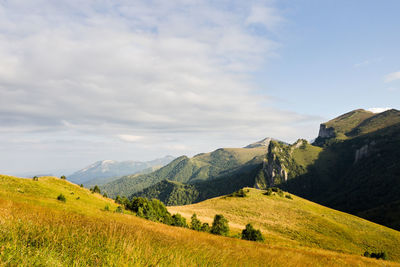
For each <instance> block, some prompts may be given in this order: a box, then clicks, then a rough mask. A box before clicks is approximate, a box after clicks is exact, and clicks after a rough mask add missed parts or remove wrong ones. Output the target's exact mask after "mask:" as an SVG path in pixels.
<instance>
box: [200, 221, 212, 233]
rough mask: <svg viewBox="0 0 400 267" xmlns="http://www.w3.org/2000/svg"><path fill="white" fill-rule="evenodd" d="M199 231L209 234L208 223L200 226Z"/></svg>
mask: <svg viewBox="0 0 400 267" xmlns="http://www.w3.org/2000/svg"><path fill="white" fill-rule="evenodd" d="M200 231H202V232H207V233H209V232H210V225H209V224H208V223H203V224H202V225H201V229H200Z"/></svg>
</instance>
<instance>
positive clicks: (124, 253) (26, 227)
mask: <svg viewBox="0 0 400 267" xmlns="http://www.w3.org/2000/svg"><path fill="white" fill-rule="evenodd" d="M60 193H62V194H64V195H65V196H66V202H65V203H64V202H60V201H58V200H56V197H57V196H58V195H59V194H60ZM72 193H73V194H72ZM77 198H79V199H77ZM294 201H296V200H294ZM105 205H109V207H110V210H114V208H116V205H115V204H114V203H113V202H112V201H111V200H109V199H106V198H103V197H102V196H100V195H98V194H92V193H91V192H90V191H89V190H87V189H84V188H80V187H78V186H76V185H73V184H71V183H69V182H67V181H63V180H60V179H57V178H52V177H43V178H42V177H41V178H39V181H33V180H27V179H21V178H15V177H10V176H0V207H1V208H0V233H1V238H0V264H1V265H5V266H10V265H11V266H16V265H18V266H33V265H37V266H261V265H263V266H288V265H309V266H366V265H369V266H396V263H394V262H389V261H382V260H373V259H369V258H365V257H361V256H357V255H348V254H343V253H337V252H332V251H326V250H322V249H318V248H306V247H298V248H296V247H295V246H291V245H290V246H286V245H284V246H280V245H278V242H277V244H275V243H271V242H270V241H268V242H267V244H260V243H256V242H248V241H242V240H238V239H234V238H226V237H220V236H215V235H211V234H207V233H201V232H196V231H192V230H189V229H183V228H177V227H172V226H167V225H163V224H159V223H154V222H151V221H147V220H144V219H140V218H137V217H135V216H133V215H129V214H119V213H113V212H110V211H104V207H105ZM232 207H234V206H232ZM288 220H289V218H287V219H286V220H285V221H284V222H285V223H286V224H287V221H288ZM385 233H386V232H385ZM388 234H389V236H392V233H391V232H389V233H388ZM288 243H290V242H289V240H288ZM279 244H284V243H282V242H279ZM393 255H394V254H393ZM397 266H398V264H397Z"/></svg>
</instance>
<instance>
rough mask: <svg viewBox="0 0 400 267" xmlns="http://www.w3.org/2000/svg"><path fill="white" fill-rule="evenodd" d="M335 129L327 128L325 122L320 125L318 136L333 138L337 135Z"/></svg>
mask: <svg viewBox="0 0 400 267" xmlns="http://www.w3.org/2000/svg"><path fill="white" fill-rule="evenodd" d="M335 136H336V134H335V130H334V129H333V128H327V127H326V125H325V124H321V125H320V127H319V133H318V137H320V138H332V137H335Z"/></svg>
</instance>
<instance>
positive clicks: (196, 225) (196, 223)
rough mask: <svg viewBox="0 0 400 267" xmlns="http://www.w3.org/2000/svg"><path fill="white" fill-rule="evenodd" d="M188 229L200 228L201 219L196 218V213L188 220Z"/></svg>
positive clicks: (198, 229)
mask: <svg viewBox="0 0 400 267" xmlns="http://www.w3.org/2000/svg"><path fill="white" fill-rule="evenodd" d="M190 229H192V230H196V231H200V230H201V221H200V220H199V219H197V215H196V213H193V215H192V217H191V221H190Z"/></svg>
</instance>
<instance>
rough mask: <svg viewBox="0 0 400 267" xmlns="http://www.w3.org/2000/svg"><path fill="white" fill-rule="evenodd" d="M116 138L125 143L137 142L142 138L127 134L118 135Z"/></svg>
mask: <svg viewBox="0 0 400 267" xmlns="http://www.w3.org/2000/svg"><path fill="white" fill-rule="evenodd" d="M117 137H118V138H119V139H120V140H122V141H125V142H138V141H140V140H142V139H143V136H138V135H129V134H118V135H117Z"/></svg>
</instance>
